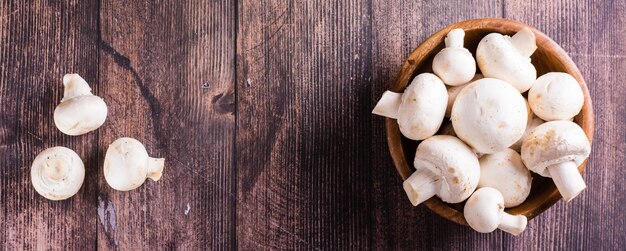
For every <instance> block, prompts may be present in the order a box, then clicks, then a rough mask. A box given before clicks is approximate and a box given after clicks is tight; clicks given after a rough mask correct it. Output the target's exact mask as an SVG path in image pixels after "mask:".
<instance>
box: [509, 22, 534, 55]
mask: <svg viewBox="0 0 626 251" xmlns="http://www.w3.org/2000/svg"><path fill="white" fill-rule="evenodd" d="M511 44H513V47H515V49H517V51H518V52H519V54H520V55H522V56H523V57H530V55H532V54H533V52H535V50H537V44H536V43H535V34H534V33H533V31H531V30H530V29H528V28H523V29H521V30H520V31H518V32H517V33H515V35H513V37H511Z"/></svg>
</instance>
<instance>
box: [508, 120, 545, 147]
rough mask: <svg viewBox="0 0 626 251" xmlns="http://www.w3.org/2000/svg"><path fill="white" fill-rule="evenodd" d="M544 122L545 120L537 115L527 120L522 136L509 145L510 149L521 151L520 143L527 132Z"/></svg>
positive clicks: (526, 135)
mask: <svg viewBox="0 0 626 251" xmlns="http://www.w3.org/2000/svg"><path fill="white" fill-rule="evenodd" d="M543 123H545V121H543V120H542V119H540V118H538V117H534V118H532V119H531V120H529V121H528V125H526V130H525V131H524V135H522V137H521V138H520V139H519V140H518V141H517V142H515V144H513V145H512V146H511V149H513V150H515V151H517V152H521V151H522V143H523V142H524V139H526V137H528V134H530V132H531V131H532V130H533V129H535V128H536V127H537V126H539V125H541V124H543Z"/></svg>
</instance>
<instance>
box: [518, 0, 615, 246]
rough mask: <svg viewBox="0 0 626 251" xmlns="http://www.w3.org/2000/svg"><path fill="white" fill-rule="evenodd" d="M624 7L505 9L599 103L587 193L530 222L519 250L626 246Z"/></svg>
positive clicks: (523, 4)
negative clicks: (570, 68) (577, 75)
mask: <svg viewBox="0 0 626 251" xmlns="http://www.w3.org/2000/svg"><path fill="white" fill-rule="evenodd" d="M624 13H626V1H623V0H622V1H607V2H593V1H574V2H572V1H551V2H550V3H549V4H548V3H544V2H543V1H529V2H527V1H519V2H510V3H509V2H507V4H506V9H505V14H506V16H507V17H508V18H512V19H517V20H519V21H522V22H525V23H528V24H530V25H533V26H535V27H537V28H538V29H540V30H542V31H544V33H546V34H547V35H548V36H550V37H552V39H553V40H555V41H556V42H557V43H559V44H560V45H561V47H563V48H564V49H565V50H566V51H567V52H568V53H569V55H570V56H571V57H572V59H573V60H574V61H575V62H576V64H577V65H578V68H579V69H580V70H581V72H582V74H583V76H584V77H585V79H586V81H587V83H588V85H589V90H590V92H591V96H592V99H593V106H594V113H595V117H596V123H595V125H596V130H595V136H594V144H593V148H592V154H591V157H590V160H589V162H588V164H587V167H586V169H585V171H584V172H583V177H584V178H585V182H586V184H587V189H586V191H585V192H583V193H582V194H581V196H579V197H577V198H576V199H575V200H573V201H571V202H570V203H565V202H559V203H557V204H556V205H555V206H554V207H552V208H551V209H549V210H547V211H546V212H544V214H542V215H540V216H539V217H537V219H536V220H533V221H531V222H530V226H531V228H530V229H529V231H526V232H525V233H524V234H523V238H507V239H506V241H505V244H506V246H507V247H510V248H512V249H518V248H520V247H524V248H528V249H543V248H544V247H547V246H551V247H553V248H555V249H558V250H590V249H598V250H618V249H623V246H624V245H626V244H625V241H626V220H624V205H625V204H624V203H626V197H625V196H624V194H626V187H625V186H622V185H618V184H622V183H624V182H626V173H624V172H623V171H622V170H623V168H624V163H626V159H625V157H624V150H623V149H625V148H626V135H625V134H624V131H625V129H626V127H625V126H624V121H626V106H625V105H626V103H625V102H624V100H623V97H624V95H626V85H624V84H622V83H623V82H624V80H625V79H626V78H625V77H626V74H625V73H624V71H625V69H626V41H624V38H626V35H624V34H626V16H625V15H624Z"/></svg>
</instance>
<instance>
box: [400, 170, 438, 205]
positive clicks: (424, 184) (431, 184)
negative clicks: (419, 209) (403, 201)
mask: <svg viewBox="0 0 626 251" xmlns="http://www.w3.org/2000/svg"><path fill="white" fill-rule="evenodd" d="M438 184H439V179H438V177H437V175H436V174H434V173H433V172H431V171H430V170H425V169H418V170H417V171H415V172H414V173H413V174H412V175H411V176H410V177H409V178H408V179H406V180H405V181H404V183H402V187H404V191H405V192H406V195H407V196H408V197H409V200H410V201H411V204H413V206H417V205H419V204H421V203H422V202H424V201H426V200H428V199H430V198H431V197H433V196H435V194H436V193H437V185H438Z"/></svg>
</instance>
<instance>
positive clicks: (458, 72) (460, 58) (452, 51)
mask: <svg viewBox="0 0 626 251" xmlns="http://www.w3.org/2000/svg"><path fill="white" fill-rule="evenodd" d="M464 37H465V31H463V29H460V28H457V29H453V30H451V31H450V32H449V33H448V35H447V36H446V39H445V43H446V48H444V49H443V50H441V51H440V52H439V53H437V55H435V58H434V59H433V72H435V74H436V75H437V76H438V77H439V78H441V80H442V81H443V82H444V83H445V84H447V85H451V86H456V85H462V84H465V83H467V82H469V81H470V80H471V79H472V77H474V74H475V73H476V61H474V57H473V56H472V53H470V52H469V51H468V50H467V49H465V48H463V38H464Z"/></svg>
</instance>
